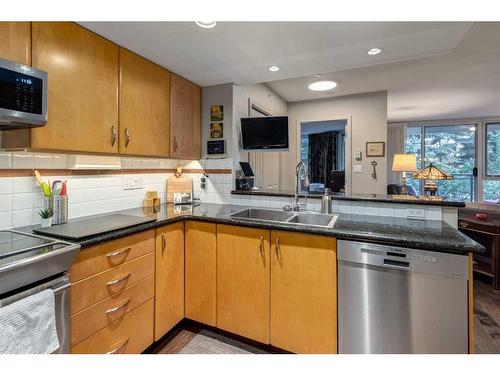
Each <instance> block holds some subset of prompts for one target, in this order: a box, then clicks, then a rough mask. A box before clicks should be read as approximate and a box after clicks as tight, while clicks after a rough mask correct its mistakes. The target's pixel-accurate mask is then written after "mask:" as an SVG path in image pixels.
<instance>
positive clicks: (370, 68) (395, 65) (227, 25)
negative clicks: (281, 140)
mask: <svg viewBox="0 0 500 375" xmlns="http://www.w3.org/2000/svg"><path fill="white" fill-rule="evenodd" d="M81 24H82V25H83V26H85V27H87V28H89V29H90V30H93V31H95V32H96V33H98V34H100V35H103V36H104V37H106V38H108V39H110V40H112V41H114V42H116V43H118V44H120V45H122V46H124V47H126V48H128V49H130V50H132V51H134V52H136V53H138V54H140V55H142V56H145V57H146V58H148V59H150V60H152V61H154V62H156V63H158V64H160V65H162V66H165V67H167V68H169V69H170V70H172V71H174V72H176V73H178V74H180V75H182V76H184V77H186V78H188V79H190V80H192V81H194V82H196V83H198V84H199V85H201V86H210V85H215V84H221V83H227V82H234V83H236V84H252V83H259V82H267V84H268V85H269V87H271V88H272V89H273V90H274V91H275V92H276V93H277V94H279V95H280V96H281V97H283V99H285V100H286V101H289V102H291V101H301V100H309V99H318V98H324V97H331V96H341V95H350V94H358V93H363V92H372V91H379V90H387V91H388V118H389V120H390V121H400V120H425V119H442V118H454V117H475V116H496V115H500V105H499V104H498V103H499V102H500V100H499V99H500V47H499V46H500V23H474V24H473V23H470V22H219V23H218V24H217V26H216V27H215V28H213V29H202V28H200V27H198V26H196V25H195V24H194V22H81ZM375 46H380V47H382V48H383V53H382V54H380V55H377V56H368V55H367V54H366V51H367V50H368V49H370V48H372V47H375ZM270 65H278V66H280V67H281V69H280V71H278V72H275V73H273V72H269V71H268V69H267V68H268V67H269V66H270ZM324 72H329V73H324ZM315 73H321V79H324V78H332V79H334V80H335V81H337V82H338V84H339V85H338V87H337V88H336V89H334V90H332V91H330V92H328V93H324V92H323V93H317V92H316V93H315V92H312V91H309V90H308V89H307V85H308V84H309V83H310V82H312V81H314V80H317V79H318V78H316V77H313V74H315ZM296 77H300V78H296Z"/></svg>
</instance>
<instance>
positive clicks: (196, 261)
mask: <svg viewBox="0 0 500 375" xmlns="http://www.w3.org/2000/svg"><path fill="white" fill-rule="evenodd" d="M251 208H252V207H248V206H240V205H227V204H210V203H202V204H200V205H198V206H173V205H163V206H161V208H160V211H159V212H153V209H152V208H136V209H129V210H124V211H120V212H113V213H108V214H102V215H96V216H97V217H98V218H99V220H101V221H102V220H103V219H104V220H105V219H106V217H109V218H110V220H111V218H112V217H113V216H112V215H116V214H117V213H119V214H122V215H131V216H134V217H140V218H148V219H149V220H151V221H148V222H146V223H142V224H138V225H133V226H129V227H126V228H120V229H116V230H112V231H107V232H104V233H96V234H94V235H90V236H85V237H82V238H78V239H76V240H75V242H77V243H78V244H80V245H81V246H82V250H81V252H80V254H79V256H78V257H77V260H76V262H75V264H74V265H73V267H72V269H71V272H70V278H71V282H72V311H71V322H72V327H71V332H72V335H71V336H72V339H71V340H72V352H73V353H106V352H120V353H140V352H142V351H144V350H145V349H147V347H148V346H150V345H151V344H153V343H154V342H157V341H159V340H161V339H163V338H164V337H165V335H167V334H168V333H169V332H170V331H171V330H172V329H173V328H174V327H175V326H176V325H177V324H179V323H180V322H182V321H183V319H185V318H187V319H190V320H192V321H196V322H199V323H202V324H204V325H206V326H210V327H214V329H218V330H221V331H222V332H229V333H231V334H235V335H238V336H240V337H242V338H245V339H249V340H253V341H254V342H257V343H259V344H264V345H269V347H272V348H277V349H279V350H285V351H289V352H294V353H332V354H333V353H338V352H339V351H340V352H349V351H354V352H361V351H358V349H354V350H352V349H348V350H346V351H342V341H340V342H339V339H340V340H342V339H343V337H345V336H341V335H339V333H343V334H344V335H345V330H344V331H342V327H343V325H344V323H345V322H347V321H346V320H345V318H344V315H345V309H343V307H344V306H348V305H347V304H346V303H345V298H346V295H347V296H349V295H352V293H351V292H350V291H349V290H350V288H351V286H353V285H355V284H358V283H357V282H356V283H354V284H353V283H350V282H347V283H346V281H345V278H343V277H342V275H341V270H342V268H341V267H340V265H341V262H342V261H343V260H342V259H340V258H339V251H340V250H341V249H342V246H343V245H342V246H341V244H343V243H346V242H348V243H352V244H364V245H362V247H361V251H369V252H370V254H372V255H371V256H375V255H376V254H377V252H378V253H380V254H385V255H386V256H385V258H387V259H386V260H388V261H391V263H390V264H389V266H391V267H394V268H396V267H405V268H407V270H404V271H402V270H397V269H394V270H387V271H385V272H389V273H391V274H392V273H394V272H396V273H398V274H399V273H401V272H414V271H417V272H418V271H419V270H422V269H423V268H422V266H423V265H425V264H427V263H428V264H429V265H432V264H435V265H437V268H436V266H434V269H435V271H436V270H439V267H442V266H441V264H445V263H447V262H448V259H452V258H453V259H454V260H455V261H458V262H459V263H460V264H461V265H462V266H460V267H458V268H457V269H458V271H456V270H454V271H453V272H454V274H452V275H451V278H452V279H454V280H455V279H456V280H457V282H456V283H454V285H455V286H454V287H453V288H454V290H455V291H458V292H459V293H458V294H456V295H457V296H458V297H454V301H456V300H457V299H458V300H459V303H458V304H455V303H454V306H459V311H454V314H455V315H456V316H460V317H462V318H461V320H460V321H461V323H460V327H457V329H456V330H455V329H454V326H453V325H452V326H449V327H447V331H449V330H452V331H453V332H454V331H456V333H457V335H458V336H460V340H461V342H462V345H458V346H457V345H449V346H448V345H447V339H446V337H448V336H447V335H444V334H443V335H441V334H439V333H438V335H439V336H440V337H442V339H441V340H440V342H441V343H442V345H441V346H439V347H432V346H429V347H426V346H424V347H422V346H414V345H412V343H413V340H414V338H413V336H412V335H411V334H410V335H408V334H405V335H403V336H401V337H402V339H404V340H406V341H405V342H406V343H408V345H406V346H404V347H397V348H396V347H392V346H388V347H387V348H385V349H382V348H381V347H376V346H374V347H372V348H371V349H370V351H369V352H373V353H377V352H401V353H403V352H404V353H412V352H419V353H422V352H436V351H439V352H446V353H448V352H453V353H456V352H460V353H467V352H470V351H472V349H471V342H472V341H471V339H472V323H471V320H470V319H471V318H470V317H471V316H472V310H471V309H472V293H471V291H472V289H471V288H472V279H471V278H470V273H469V268H468V264H470V261H471V257H470V254H471V253H478V252H481V251H483V248H482V246H480V245H478V244H477V243H475V242H474V241H472V240H471V239H469V238H468V237H467V236H465V235H464V234H462V233H460V232H459V231H457V230H456V229H454V228H452V227H451V226H449V225H448V224H446V223H444V222H442V221H437V220H410V219H401V218H388V217H376V216H370V215H357V214H343V213H339V214H338V217H336V220H335V221H334V224H333V226H329V227H326V226H324V227H320V226H314V225H307V224H296V223H292V222H278V221H268V220H255V219H252V220H248V219H244V218H241V217H235V215H234V214H235V213H238V212H241V211H242V210H247V209H251ZM275 212H281V211H275ZM289 215H294V214H289ZM298 215H299V216H300V215H303V214H301V213H299V214H298ZM313 215H314V214H313ZM96 216H93V217H84V218H81V219H74V220H72V222H73V223H79V224H80V225H81V226H82V227H85V226H87V225H89V223H92V220H93V219H95V218H96ZM56 228H57V227H56ZM33 229H35V230H37V229H38V228H36V227H29V228H23V230H25V231H32V230H33ZM345 254H346V253H345V251H344V256H345ZM347 254H350V251H348V252H347ZM383 257H384V256H382V258H383ZM382 258H381V259H382ZM385 258H384V259H385ZM441 260H444V261H443V262H444V263H442V262H441ZM435 271H432V272H434V274H435V276H432V277H430V279H432V278H433V277H440V278H442V276H441V273H439V275H438V274H437V273H436V272H435ZM342 272H343V271H342ZM457 272H461V273H457ZM420 275H422V276H421V277H422V279H424V280H427V279H429V277H427V276H425V273H423V274H422V273H420ZM443 280H444V279H443ZM441 284H442V282H438V283H437V284H436V285H441ZM390 285H393V286H394V287H396V289H397V290H398V292H397V293H395V294H391V297H390V298H391V301H392V304H391V306H396V307H397V308H398V309H399V307H398V306H400V303H399V302H398V301H399V299H400V298H403V299H404V301H406V302H405V306H410V307H413V306H414V304H415V303H416V304H417V305H419V304H420V302H418V301H415V302H411V303H410V304H408V299H409V298H410V297H411V296H413V293H414V289H413V287H412V285H417V284H413V283H409V284H407V283H406V282H404V283H403V284H398V283H396V284H394V283H390ZM398 285H399V286H398ZM405 285H406V286H405ZM405 288H407V289H405ZM405 290H406V291H407V292H406V293H407V295H406V296H405V294H402V293H403V292H404V291H405ZM380 292H381V293H385V292H384V291H380ZM363 293H364V292H363ZM370 293H371V292H370ZM370 293H369V294H370ZM377 293H378V292H377ZM377 293H375V294H370V295H371V296H372V297H371V298H370V301H377V300H379V298H380V296H379V295H378V294H377ZM438 294H439V298H440V300H441V301H442V303H443V304H444V306H446V300H447V298H450V297H448V296H447V294H446V293H445V294H442V295H441V294H440V293H439V292H438ZM338 296H342V298H343V299H342V300H340V299H338V298H339V297H338ZM411 298H413V297H411ZM450 301H451V299H450ZM402 302H403V300H401V303H402ZM386 306H388V305H386ZM398 311H399V310H398ZM439 311H441V312H442V311H443V309H440V310H439ZM343 314H344V315H343ZM446 314H448V312H446ZM374 316H375V315H374ZM377 316H380V315H377ZM419 316H420V317H421V318H422V319H420V320H419V321H417V322H416V326H415V327H416V328H417V329H418V327H419V324H429V323H430V322H429V319H431V320H432V321H440V319H443V317H438V319H434V317H433V316H432V314H429V313H426V314H423V315H422V314H421V315H419ZM398 319H402V320H405V317H404V316H400V317H399V318H398ZM448 320H449V319H448ZM398 321H399V320H398ZM351 323H352V322H351ZM355 324H356V323H355ZM415 327H413V328H415ZM430 327H431V326H430ZM438 328H439V327H434V329H433V332H439V330H438ZM339 330H340V331H339ZM420 331H421V330H420ZM394 332H399V331H397V330H396V331H394ZM364 333H366V334H369V332H368V331H366V332H364ZM464 335H465V336H464ZM431 336H432V335H431ZM417 339H418V341H419V342H422V339H421V338H417ZM404 340H403V341H404ZM426 340H433V338H432V337H430V336H429V335H426V337H425V340H424V341H423V342H424V343H425V342H428V341H426ZM434 341H437V340H434ZM457 348H458V349H457Z"/></svg>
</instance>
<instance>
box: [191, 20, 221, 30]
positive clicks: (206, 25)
mask: <svg viewBox="0 0 500 375" xmlns="http://www.w3.org/2000/svg"><path fill="white" fill-rule="evenodd" d="M195 23H196V24H197V25H198V26H200V27H203V28H204V29H211V28H212V27H215V25H217V22H216V21H195Z"/></svg>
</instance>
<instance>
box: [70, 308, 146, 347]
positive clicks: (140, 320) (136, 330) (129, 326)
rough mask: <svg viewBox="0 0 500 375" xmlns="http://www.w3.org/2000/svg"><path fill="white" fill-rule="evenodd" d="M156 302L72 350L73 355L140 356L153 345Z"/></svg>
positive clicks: (115, 322) (128, 315)
mask: <svg viewBox="0 0 500 375" xmlns="http://www.w3.org/2000/svg"><path fill="white" fill-rule="evenodd" d="M153 314H154V300H153V299H150V300H149V301H148V302H146V303H143V304H142V305H141V306H139V307H137V308H136V309H134V310H132V311H131V312H129V313H128V314H125V315H124V316H123V317H122V318H121V319H118V320H116V321H114V322H112V323H110V324H109V325H107V326H106V327H104V328H103V329H101V330H100V331H98V332H97V333H95V334H94V335H92V336H90V337H89V338H87V339H85V340H83V341H82V342H80V343H79V344H77V345H75V346H73V347H72V348H71V353H73V354H105V353H108V354H139V353H141V352H143V351H144V349H146V348H147V347H148V346H150V345H151V344H152V343H153Z"/></svg>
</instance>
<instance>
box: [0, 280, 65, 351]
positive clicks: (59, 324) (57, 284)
mask: <svg viewBox="0 0 500 375" xmlns="http://www.w3.org/2000/svg"><path fill="white" fill-rule="evenodd" d="M70 287H71V283H70V281H69V278H68V276H66V275H62V276H59V277H57V278H54V279H52V280H50V281H47V282H44V283H42V284H40V285H36V286H34V287H32V288H29V289H27V290H23V291H21V292H19V293H16V294H13V295H11V296H9V297H6V298H4V299H1V300H0V307H3V306H7V305H10V304H11V303H14V302H16V301H19V300H21V299H23V298H26V297H28V296H31V295H33V294H36V293H39V292H41V291H42V290H45V289H49V288H50V289H52V290H53V291H54V297H55V309H56V311H55V314H56V329H57V337H58V339H59V349H58V350H56V351H55V352H54V353H52V354H69V352H70V344H71V341H70V340H71V325H70V324H71V323H70V297H71V288H70Z"/></svg>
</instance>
